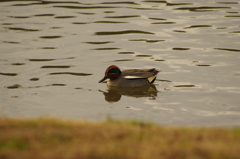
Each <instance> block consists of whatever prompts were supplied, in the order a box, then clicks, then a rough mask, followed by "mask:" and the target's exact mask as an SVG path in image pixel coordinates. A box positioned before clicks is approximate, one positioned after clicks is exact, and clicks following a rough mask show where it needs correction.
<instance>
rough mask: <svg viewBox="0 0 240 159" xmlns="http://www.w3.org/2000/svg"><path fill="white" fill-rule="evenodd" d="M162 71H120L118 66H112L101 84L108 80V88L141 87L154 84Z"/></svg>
mask: <svg viewBox="0 0 240 159" xmlns="http://www.w3.org/2000/svg"><path fill="white" fill-rule="evenodd" d="M159 72H160V70H158V69H156V68H151V69H127V70H122V71H121V70H120V69H119V67H118V66H116V65H111V66H109V67H108V68H107V69H106V71H105V76H104V77H103V79H101V80H100V81H99V83H102V82H104V81H105V80H107V79H108V80H107V86H108V87H141V86H146V85H149V84H153V82H154V81H155V80H156V78H157V74H158V73H159Z"/></svg>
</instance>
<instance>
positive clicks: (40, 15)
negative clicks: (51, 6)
mask: <svg viewBox="0 0 240 159" xmlns="http://www.w3.org/2000/svg"><path fill="white" fill-rule="evenodd" d="M54 15H55V14H36V15H34V16H35V17H49V16H50V17H51V16H54Z"/></svg>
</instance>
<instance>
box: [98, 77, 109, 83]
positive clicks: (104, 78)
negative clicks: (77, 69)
mask: <svg viewBox="0 0 240 159" xmlns="http://www.w3.org/2000/svg"><path fill="white" fill-rule="evenodd" d="M106 79H108V77H106V76H104V77H103V79H101V80H100V81H99V82H98V83H101V82H103V81H105V80H106Z"/></svg>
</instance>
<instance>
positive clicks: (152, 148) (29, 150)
mask: <svg viewBox="0 0 240 159" xmlns="http://www.w3.org/2000/svg"><path fill="white" fill-rule="evenodd" d="M0 158H1V159H81V158H94V159H95V158H97V159H98V158H99V159H110V158H111V159H120V158H121V159H122V158H123V159H128V158H129V159H130V158H131V159H141V158H146V159H154V158H157V159H160V158H164V159H176V158H189V159H196V158H204V159H207V158H219V159H228V158H231V159H237V158H240V128H233V129H224V128H189V127H168V126H157V125H154V124H149V123H144V122H138V121H125V122H124V121H112V120H109V121H106V122H99V123H92V122H86V121H66V120H59V119H35V120H19V119H9V118H0Z"/></svg>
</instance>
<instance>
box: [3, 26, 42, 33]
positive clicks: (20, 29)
mask: <svg viewBox="0 0 240 159" xmlns="http://www.w3.org/2000/svg"><path fill="white" fill-rule="evenodd" d="M6 29H9V30H19V31H32V32H33V31H41V30H38V29H26V28H16V27H6Z"/></svg>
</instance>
